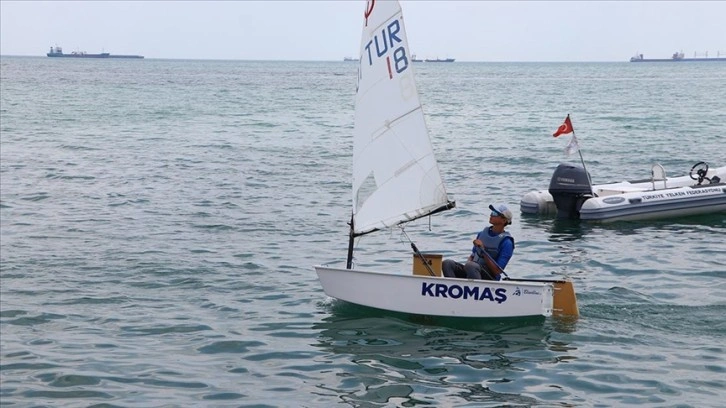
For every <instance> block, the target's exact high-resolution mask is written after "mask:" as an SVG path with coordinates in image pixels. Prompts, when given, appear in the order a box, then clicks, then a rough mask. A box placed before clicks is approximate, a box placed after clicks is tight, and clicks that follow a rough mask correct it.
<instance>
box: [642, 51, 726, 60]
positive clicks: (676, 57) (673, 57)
mask: <svg viewBox="0 0 726 408" xmlns="http://www.w3.org/2000/svg"><path fill="white" fill-rule="evenodd" d="M689 61H694V62H702V61H720V62H726V58H725V57H721V53H718V54H717V56H716V57H715V58H709V57H708V53H706V56H705V57H696V56H694V57H693V58H686V57H685V56H684V55H683V53H682V52H674V53H673V55H671V57H670V58H644V57H643V54H636V55H635V56H634V57H632V58H630V62H689Z"/></svg>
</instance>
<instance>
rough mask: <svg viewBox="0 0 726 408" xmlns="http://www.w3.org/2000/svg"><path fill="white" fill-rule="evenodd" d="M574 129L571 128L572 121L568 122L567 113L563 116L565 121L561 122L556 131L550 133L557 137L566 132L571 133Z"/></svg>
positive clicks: (568, 116)
mask: <svg viewBox="0 0 726 408" xmlns="http://www.w3.org/2000/svg"><path fill="white" fill-rule="evenodd" d="M573 131H574V129H573V128H572V122H570V115H567V117H566V118H565V123H563V124H562V126H560V127H559V128H557V131H556V132H555V133H553V134H552V136H554V137H557V136H559V135H566V134H568V133H572V132H573Z"/></svg>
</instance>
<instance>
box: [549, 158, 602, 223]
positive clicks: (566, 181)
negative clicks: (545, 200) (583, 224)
mask: <svg viewBox="0 0 726 408" xmlns="http://www.w3.org/2000/svg"><path fill="white" fill-rule="evenodd" d="M549 192H550V194H552V198H553V199H554V201H555V206H556V207H557V218H569V219H579V218H580V207H582V203H584V202H585V200H587V199H588V198H590V197H592V190H591V189H590V183H589V182H588V179H587V174H586V173H585V170H584V169H583V168H581V167H577V166H575V165H572V164H565V163H563V164H560V165H559V166H557V168H556V169H555V172H554V174H552V180H550V187H549Z"/></svg>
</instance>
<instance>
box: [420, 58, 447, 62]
mask: <svg viewBox="0 0 726 408" xmlns="http://www.w3.org/2000/svg"><path fill="white" fill-rule="evenodd" d="M424 61H426V62H454V61H455V59H454V58H445V59H440V58H436V59H429V58H427V59H425V60H424Z"/></svg>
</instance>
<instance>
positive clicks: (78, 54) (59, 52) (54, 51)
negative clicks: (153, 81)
mask: <svg viewBox="0 0 726 408" xmlns="http://www.w3.org/2000/svg"><path fill="white" fill-rule="evenodd" d="M45 55H47V56H49V57H56V58H137V59H138V58H144V56H143V55H111V53H108V52H102V53H100V54H88V53H87V52H85V51H73V52H72V53H70V54H64V53H63V48H61V47H57V46H56V47H50V52H48V53H47V54H45Z"/></svg>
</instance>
